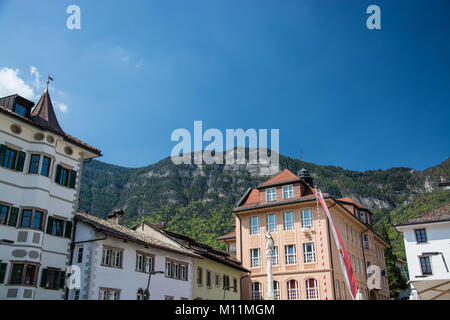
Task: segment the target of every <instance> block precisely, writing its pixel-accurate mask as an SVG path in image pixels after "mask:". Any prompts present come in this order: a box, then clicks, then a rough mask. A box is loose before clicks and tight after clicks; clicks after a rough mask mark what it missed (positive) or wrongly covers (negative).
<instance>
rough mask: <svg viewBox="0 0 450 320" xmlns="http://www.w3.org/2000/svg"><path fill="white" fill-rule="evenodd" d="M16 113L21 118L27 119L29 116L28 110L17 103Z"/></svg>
mask: <svg viewBox="0 0 450 320" xmlns="http://www.w3.org/2000/svg"><path fill="white" fill-rule="evenodd" d="M14 113H17V114H18V115H19V116H22V117H26V116H27V108H25V107H24V106H22V105H20V104H18V103H16V105H15V106H14Z"/></svg>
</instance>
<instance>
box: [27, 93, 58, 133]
mask: <svg viewBox="0 0 450 320" xmlns="http://www.w3.org/2000/svg"><path fill="white" fill-rule="evenodd" d="M31 120H32V121H33V122H34V123H36V124H38V125H39V126H41V127H42V128H44V129H48V130H51V131H53V132H55V133H58V134H60V135H62V136H64V135H65V134H64V131H63V129H61V127H60V125H59V123H58V119H57V118H56V115H55V110H54V109H53V104H52V100H51V99H50V94H49V93H48V86H47V89H45V92H44V93H43V94H42V96H41V99H39V102H38V103H37V104H36V107H35V108H34V109H33V112H32V113H31Z"/></svg>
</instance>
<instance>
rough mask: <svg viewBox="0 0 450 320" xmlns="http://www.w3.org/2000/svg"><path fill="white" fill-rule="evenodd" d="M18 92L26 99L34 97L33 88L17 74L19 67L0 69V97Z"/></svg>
mask: <svg viewBox="0 0 450 320" xmlns="http://www.w3.org/2000/svg"><path fill="white" fill-rule="evenodd" d="M12 94H18V95H21V96H23V97H24V98H27V99H34V98H35V96H36V95H35V93H34V89H33V88H32V87H31V86H29V85H27V84H26V83H25V81H23V79H22V78H21V77H20V76H19V69H16V70H14V69H9V68H6V67H4V68H2V69H0V97H5V96H9V95H12Z"/></svg>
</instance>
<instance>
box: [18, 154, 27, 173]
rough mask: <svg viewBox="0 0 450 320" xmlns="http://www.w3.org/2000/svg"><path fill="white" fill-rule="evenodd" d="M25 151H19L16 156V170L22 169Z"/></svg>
mask: <svg viewBox="0 0 450 320" xmlns="http://www.w3.org/2000/svg"><path fill="white" fill-rule="evenodd" d="M26 155H27V154H26V153H25V152H22V151H19V156H18V158H17V164H16V171H23V165H24V164H25V157H26Z"/></svg>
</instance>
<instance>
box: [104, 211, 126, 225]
mask: <svg viewBox="0 0 450 320" xmlns="http://www.w3.org/2000/svg"><path fill="white" fill-rule="evenodd" d="M123 214H124V212H123V210H122V209H118V210H114V211H113V212H112V213H110V214H108V219H107V220H108V221H109V222H112V223H115V224H120V222H121V220H122V217H123Z"/></svg>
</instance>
